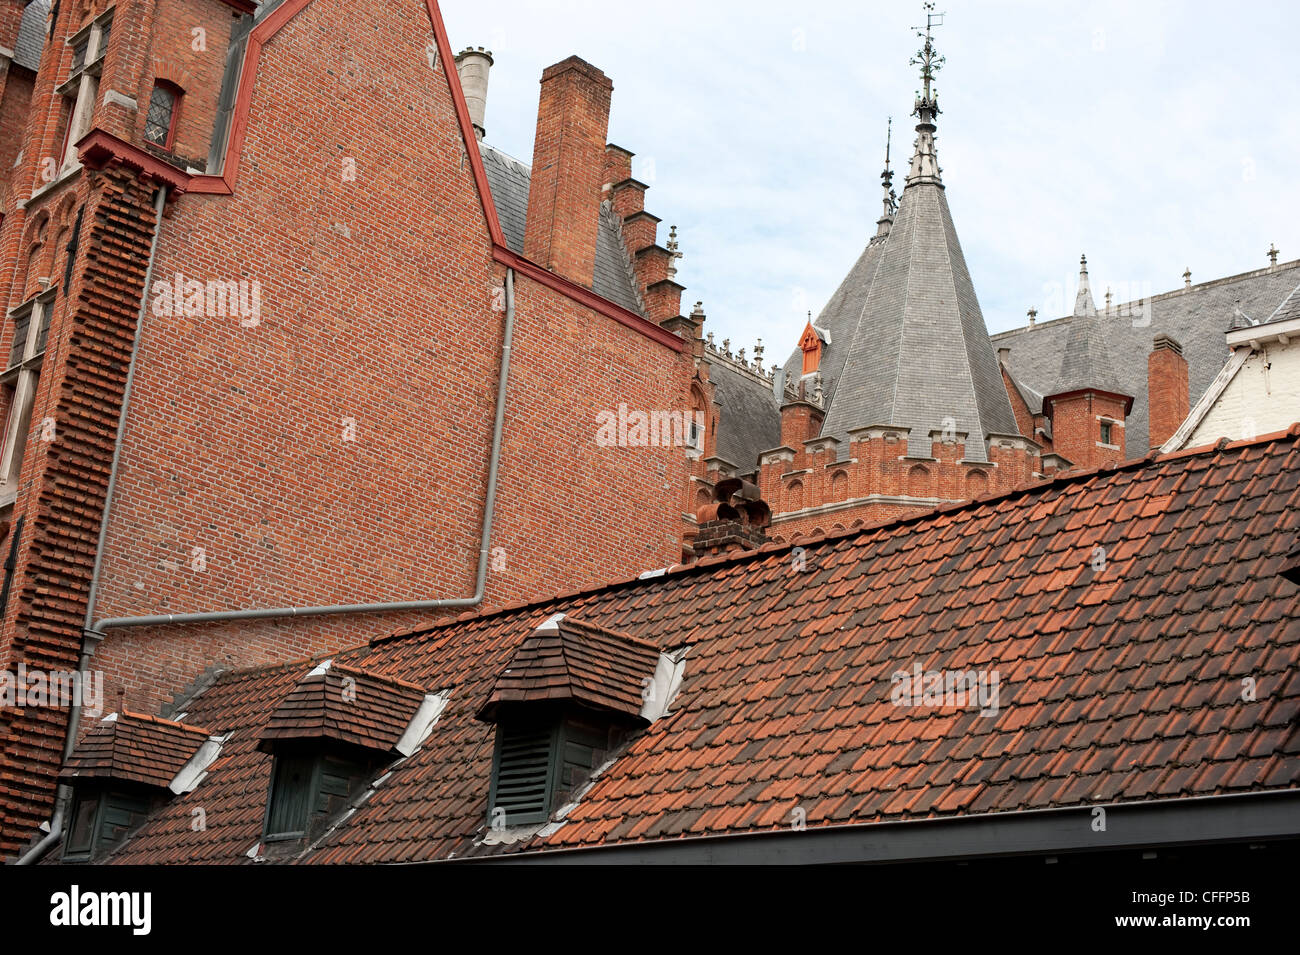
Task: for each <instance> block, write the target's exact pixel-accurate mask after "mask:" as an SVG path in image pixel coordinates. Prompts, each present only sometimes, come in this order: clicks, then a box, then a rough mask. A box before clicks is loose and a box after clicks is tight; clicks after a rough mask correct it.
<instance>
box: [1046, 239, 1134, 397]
mask: <svg viewBox="0 0 1300 955" xmlns="http://www.w3.org/2000/svg"><path fill="white" fill-rule="evenodd" d="M1103 321H1104V319H1103V318H1102V316H1100V315H1098V314H1097V306H1096V305H1094V304H1093V301H1092V291H1091V290H1090V289H1089V288H1088V257H1087V256H1086V255H1085V256H1080V258H1079V292H1078V294H1077V295H1076V296H1075V299H1074V316H1073V317H1072V318H1071V319H1070V334H1069V337H1068V338H1067V339H1066V341H1065V351H1064V353H1063V354H1062V355H1061V373H1060V374H1059V375H1058V376H1057V379H1056V386H1055V387H1054V388H1053V389H1052V394H1053V395H1063V394H1065V393H1066V392H1070V391H1082V390H1085V389H1094V390H1097V391H1109V392H1111V393H1112V394H1124V390H1123V386H1121V385H1120V383H1119V375H1117V374H1116V373H1115V365H1114V363H1113V362H1112V361H1111V357H1110V346H1109V345H1107V344H1106V330H1105V329H1104V328H1103V327H1102V322H1103ZM1129 397H1132V396H1131V395H1130V396H1129Z"/></svg>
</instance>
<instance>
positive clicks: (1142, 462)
mask: <svg viewBox="0 0 1300 955" xmlns="http://www.w3.org/2000/svg"><path fill="white" fill-rule="evenodd" d="M1288 437H1291V438H1295V437H1300V422H1297V423H1296V424H1293V425H1292V426H1291V427H1290V428H1287V429H1286V430H1283V431H1274V432H1270V433H1269V434H1264V435H1259V436H1258V437H1255V438H1250V439H1245V440H1242V441H1234V442H1230V443H1228V444H1225V445H1222V447H1220V445H1219V444H1215V445H1206V446H1203V447H1199V448H1190V449H1187V450H1183V451H1176V452H1172V453H1169V454H1160V453H1159V451H1158V450H1153V451H1150V452H1148V453H1147V454H1146V455H1144V456H1142V457H1140V458H1130V459H1127V460H1125V461H1121V462H1116V463H1110V464H1104V465H1101V466H1100V467H1095V468H1087V469H1071V470H1065V471H1058V472H1056V473H1055V474H1053V475H1052V476H1051V477H1048V478H1042V479H1040V480H1038V481H1030V482H1027V483H1025V484H1021V485H1019V486H1017V487H1014V488H1011V489H1010V490H1007V491H999V492H995V493H991V494H985V495H981V496H979V497H976V498H973V499H971V500H969V501H961V502H957V503H949V504H947V505H944V506H942V507H935V508H930V509H928V510H924V511H918V512H916V513H915V514H907V515H903V516H900V517H893V518H886V519H884V520H881V521H878V522H875V523H868V524H863V525H861V526H857V527H849V528H843V529H841V530H838V531H836V530H831V531H826V532H824V533H822V534H816V535H812V534H810V535H800V536H799V537H798V539H797V540H795V539H791V540H786V541H770V542H768V543H766V544H764V545H762V546H761V547H758V548H755V549H754V550H747V551H742V552H739V553H731V554H718V555H715V556H710V557H704V558H701V559H700V560H697V561H696V562H695V563H693V564H673V565H672V566H670V567H668V568H666V569H665V573H664V574H661V575H660V576H658V577H654V578H649V579H650V580H659V581H662V580H668V579H670V576H669V575H677V574H685V573H690V572H693V571H698V570H702V569H706V568H707V569H711V568H714V567H718V566H720V565H723V564H730V563H740V562H742V561H746V560H753V559H755V558H758V557H760V556H761V557H766V556H767V555H769V554H772V553H775V552H778V551H783V550H792V549H793V548H795V547H803V546H806V545H807V544H809V543H821V542H824V541H830V540H841V539H843V538H847V537H853V536H855V535H866V534H868V533H873V532H879V531H883V530H889V529H891V528H901V527H906V526H908V525H910V524H917V523H920V522H922V521H926V520H931V519H933V518H935V517H937V516H940V515H943V516H947V515H950V514H957V513H962V512H964V511H971V510H974V509H976V508H977V507H984V506H986V505H989V504H995V503H998V502H999V501H1004V500H1013V499H1016V498H1020V497H1027V496H1028V495H1030V494H1032V493H1035V492H1038V491H1044V490H1046V489H1047V488H1048V487H1050V486H1053V485H1055V486H1063V485H1069V484H1078V483H1082V482H1083V481H1085V480H1089V479H1091V478H1093V477H1096V476H1097V475H1098V474H1114V473H1119V472H1125V471H1138V470H1141V469H1143V468H1146V467H1150V466H1152V465H1153V464H1158V463H1163V462H1165V461H1172V460H1177V459H1179V458H1184V457H1195V456H1197V455H1207V456H1208V455H1211V454H1217V453H1219V452H1220V451H1223V450H1238V449H1240V448H1243V447H1248V446H1252V445H1256V444H1268V443H1271V442H1274V441H1280V440H1282V439H1283V438H1288ZM645 582H646V579H644V578H642V577H640V576H637V577H628V578H623V579H620V580H614V581H610V582H608V583H605V584H600V585H598V586H594V587H587V588H584V589H578V590H572V591H567V592H562V593H558V594H554V595H552V596H549V597H539V598H536V599H533V600H523V601H516V602H514V603H511V604H507V605H504V606H501V607H498V608H496V609H495V610H480V611H466V612H464V613H461V614H458V615H456V616H455V617H449V618H447V619H445V620H438V621H435V622H433V623H431V624H430V625H429V626H427V627H422V628H420V629H418V630H417V629H414V628H408V629H406V630H401V631H396V632H394V633H391V634H386V635H384V636H380V637H372V638H371V640H370V641H369V643H368V644H366V645H367V646H372V647H373V646H377V645H379V644H381V643H388V642H390V641H393V640H398V639H405V638H407V637H414V636H424V635H426V634H430V633H433V632H435V631H437V630H443V629H446V628H448V627H452V626H456V625H463V624H466V623H471V622H478V621H483V620H490V619H492V618H494V617H500V616H506V615H509V614H512V613H519V612H520V611H524V610H529V609H534V608H535V609H536V610H537V611H538V612H542V611H543V610H544V609H545V608H547V607H550V606H554V605H555V604H558V603H572V602H573V601H574V600H576V599H578V598H581V597H588V596H592V595H595V594H600V593H604V592H605V591H614V590H618V589H621V588H624V587H628V586H632V585H636V584H641V583H645Z"/></svg>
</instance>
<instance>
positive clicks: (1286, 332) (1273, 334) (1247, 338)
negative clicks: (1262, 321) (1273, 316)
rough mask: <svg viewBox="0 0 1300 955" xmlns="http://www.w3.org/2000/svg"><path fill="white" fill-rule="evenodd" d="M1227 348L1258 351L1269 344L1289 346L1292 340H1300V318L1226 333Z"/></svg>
mask: <svg viewBox="0 0 1300 955" xmlns="http://www.w3.org/2000/svg"><path fill="white" fill-rule="evenodd" d="M1227 338H1228V347H1229V348H1240V347H1241V346H1243V345H1249V346H1250V347H1251V348H1254V349H1258V348H1259V347H1260V346H1261V345H1266V344H1269V343H1271V342H1281V343H1282V344H1283V345H1286V344H1289V343H1290V341H1291V339H1292V338H1300V318H1288V319H1286V320H1285V321H1281V322H1273V323H1272V324H1266V325H1251V326H1250V327H1248V328H1238V329H1235V330H1233V331H1230V332H1228V335H1227Z"/></svg>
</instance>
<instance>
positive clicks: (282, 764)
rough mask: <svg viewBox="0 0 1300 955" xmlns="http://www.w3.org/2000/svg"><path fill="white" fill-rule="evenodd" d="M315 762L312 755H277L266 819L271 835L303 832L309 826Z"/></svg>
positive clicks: (267, 830) (267, 833)
mask: <svg viewBox="0 0 1300 955" xmlns="http://www.w3.org/2000/svg"><path fill="white" fill-rule="evenodd" d="M315 763H316V761H315V759H314V758H313V757H311V756H284V757H282V756H277V757H276V759H275V778H274V780H273V781H272V783H271V808H270V812H269V813H268V814H267V821H266V835H267V836H268V837H275V836H290V835H299V834H300V833H302V832H304V831H305V830H306V828H307V812H308V810H309V809H310V808H311V803H312V776H313V775H314V771H315V768H316V766H315Z"/></svg>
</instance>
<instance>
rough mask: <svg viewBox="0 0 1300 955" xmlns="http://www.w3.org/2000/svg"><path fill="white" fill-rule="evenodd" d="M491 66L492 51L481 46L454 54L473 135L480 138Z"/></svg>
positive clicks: (467, 48)
mask: <svg viewBox="0 0 1300 955" xmlns="http://www.w3.org/2000/svg"><path fill="white" fill-rule="evenodd" d="M491 68H492V51H491V50H485V49H483V47H481V46H480V47H478V48H477V49H475V48H474V47H466V48H465V49H464V50H462V51H461V52H460V53H458V54H456V72H457V73H458V74H459V75H460V88H461V89H462V90H464V91H465V102H466V104H467V105H468V106H469V118H470V122H472V123H473V124H474V135H476V136H477V137H478V138H479V139H480V140H482V139H483V133H484V132H485V129H484V126H483V117H484V114H485V113H486V112H487V90H488V70H490V69H491Z"/></svg>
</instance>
